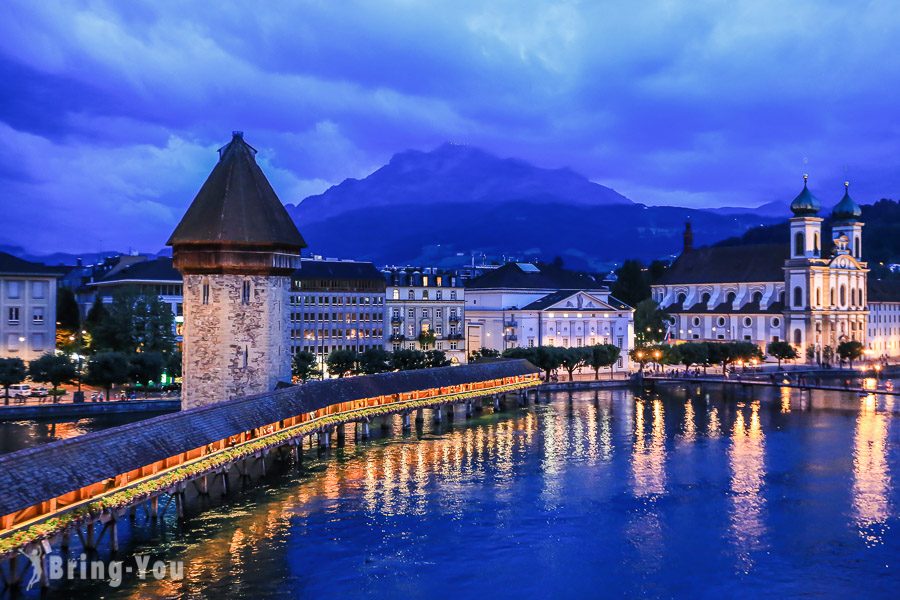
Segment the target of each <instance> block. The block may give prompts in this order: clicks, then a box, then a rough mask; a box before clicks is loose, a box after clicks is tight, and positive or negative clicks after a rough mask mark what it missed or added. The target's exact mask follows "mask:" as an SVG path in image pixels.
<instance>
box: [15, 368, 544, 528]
mask: <svg viewBox="0 0 900 600" xmlns="http://www.w3.org/2000/svg"><path fill="white" fill-rule="evenodd" d="M538 372H539V370H538V369H537V368H536V367H535V366H534V365H532V364H531V363H529V362H528V361H526V360H501V361H492V362H486V363H476V364H471V365H463V366H458V367H443V368H435V369H421V370H415V371H398V372H394V373H381V374H378V375H364V376H359V377H349V378H345V379H329V380H326V381H311V382H308V383H306V384H304V385H300V386H291V387H286V388H283V389H280V390H276V391H274V392H269V393H266V394H257V395H254V396H247V397H245V398H238V399H235V400H230V401H227V402H221V403H218V404H213V405H210V406H203V407H199V408H193V409H190V410H185V411H181V412H178V413H172V414H167V415H162V416H159V417H153V418H150V419H146V420H143V421H137V422H135V423H129V424H126V425H120V426H118V427H112V428H110V429H104V430H101V431H95V432H93V433H88V434H85V435H81V436H77V437H73V438H69V439H65V440H58V441H55V442H51V443H49V444H42V445H40V446H36V447H34V448H28V449H25V450H20V451H18V452H12V453H10V454H6V455H2V456H0V515H6V514H10V513H13V512H16V511H18V510H22V509H24V508H27V507H29V506H33V505H35V504H38V503H39V502H42V501H44V500H48V499H50V498H55V497H57V496H61V495H62V494H65V493H68V492H71V491H74V490H77V489H80V488H82V487H84V486H87V485H90V484H93V483H97V482H99V481H103V480H105V479H109V478H111V477H115V476H116V475H119V474H121V473H127V472H129V471H132V470H134V469H137V468H139V467H142V466H145V465H149V464H152V463H154V462H156V461H159V460H162V459H164V458H168V457H170V456H175V455H178V454H181V453H182V452H186V451H188V450H192V449H194V448H198V447H200V446H203V445H205V444H209V443H212V442H215V441H218V440H221V439H224V438H226V437H228V436H231V435H235V434H238V433H240V432H242V431H249V430H250V429H253V428H254V427H261V426H264V425H268V424H270V423H274V422H276V421H280V420H282V419H287V418H289V417H293V416H296V415H299V414H302V413H307V412H311V411H314V410H317V409H320V408H324V407H326V406H329V405H332V404H337V403H340V402H348V401H351V400H359V399H363V398H374V397H377V396H383V395H388V394H398V393H404V392H411V391H414V390H425V389H433V388H439V387H447V386H454V385H460V384H464V383H475V382H479V381H488V380H492V379H500V378H502V377H514V376H518V375H528V374H533V373H538Z"/></svg>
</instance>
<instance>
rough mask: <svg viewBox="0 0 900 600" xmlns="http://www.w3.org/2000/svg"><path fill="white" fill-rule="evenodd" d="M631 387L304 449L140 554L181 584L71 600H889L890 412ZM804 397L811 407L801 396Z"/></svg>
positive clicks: (840, 399) (898, 460)
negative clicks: (300, 462)
mask: <svg viewBox="0 0 900 600" xmlns="http://www.w3.org/2000/svg"><path fill="white" fill-rule="evenodd" d="M822 399H824V401H825V404H826V405H829V406H832V405H843V406H844V407H845V408H849V409H842V410H834V409H801V401H800V399H799V396H798V395H797V393H794V394H793V395H791V394H789V393H787V392H786V393H785V394H784V395H783V396H781V395H779V394H778V392H777V391H774V390H773V391H766V390H753V391H750V392H743V393H741V392H727V391H726V392H723V391H722V390H721V389H712V388H707V389H699V388H698V389H691V390H689V391H687V390H683V389H680V390H679V389H674V390H667V391H665V392H662V393H661V394H659V395H648V396H645V397H635V396H634V395H633V394H632V392H630V391H627V390H607V391H599V392H577V393H575V394H572V395H569V394H567V393H556V394H554V395H553V396H552V397H551V401H550V402H549V403H542V404H540V405H537V406H534V405H532V406H529V407H527V408H511V409H510V410H508V411H506V412H502V413H499V414H498V415H492V414H490V411H487V412H486V414H485V415H483V416H481V417H478V418H476V419H473V420H471V421H465V420H463V419H462V418H461V416H458V417H457V420H456V422H455V423H454V424H452V425H448V424H446V423H445V424H444V425H443V426H436V425H433V424H432V423H430V422H427V423H426V425H425V426H424V430H422V431H419V432H416V431H413V432H412V433H411V434H406V435H403V434H402V433H401V431H400V427H399V422H397V423H396V424H395V430H394V432H393V434H392V435H390V436H386V437H384V438H380V439H375V440H373V441H370V442H368V443H366V444H363V445H359V446H356V445H354V444H353V443H352V441H351V440H349V439H348V445H347V447H345V448H343V449H335V450H332V451H331V452H330V454H329V455H328V456H326V457H320V458H316V457H315V455H314V454H313V451H309V453H308V454H307V460H306V461H305V468H304V470H303V471H301V472H297V471H296V470H294V469H290V470H289V471H287V472H284V473H281V474H280V475H277V476H273V477H272V478H271V479H270V480H269V481H268V482H267V483H266V485H263V486H260V487H257V488H254V489H251V490H249V491H246V492H244V493H242V494H240V495H238V496H235V497H234V498H232V499H231V500H230V501H229V502H228V503H226V504H224V505H221V506H219V507H216V508H213V509H211V510H209V511H207V512H204V513H202V514H199V515H196V516H193V517H192V518H190V519H189V520H188V521H187V523H186V524H185V525H183V526H179V525H178V524H176V523H175V522H174V521H173V520H171V517H170V519H169V520H168V521H167V522H165V523H163V524H162V526H156V525H150V524H143V520H142V519H140V518H139V524H138V525H137V526H135V527H132V528H131V531H128V532H126V533H124V534H123V544H124V546H125V548H127V551H128V552H130V553H150V554H152V555H153V556H154V557H159V558H164V559H165V560H167V561H169V560H174V561H182V563H183V565H184V579H183V580H181V581H173V580H171V579H164V580H161V581H155V580H148V581H143V582H141V581H138V580H137V579H136V578H135V577H134V576H130V577H126V578H125V582H124V583H123V584H122V585H121V586H120V587H118V588H112V587H109V586H108V585H107V584H106V583H105V582H103V583H84V582H76V583H75V584H67V586H66V587H65V588H64V589H57V590H56V591H54V592H51V594H50V597H65V598H94V597H100V596H102V597H104V598H141V599H144V598H215V599H216V600H226V599H231V598H252V599H260V600H261V599H268V598H301V597H302V598H306V597H311V598H322V597H338V598H373V597H374V598H450V597H454V598H475V597H479V598H480V597H489V598H515V599H518V600H521V599H530V598H542V599H543V598H576V597H577V598H594V597H645V598H668V597H675V596H681V597H683V596H690V597H707V596H709V597H713V596H716V597H735V596H754V597H758V596H762V597H779V598H780V597H786V596H795V595H801V594H804V595H815V596H823V597H855V596H859V595H865V596H866V597H894V595H895V593H896V590H897V589H898V587H900V571H898V569H900V527H898V500H900V498H898V486H897V478H898V476H900V445H898V443H897V442H898V440H900V427H898V420H897V418H896V417H895V416H894V406H893V402H894V401H893V400H892V399H890V398H888V399H882V400H881V401H879V402H876V401H874V400H872V399H871V398H869V399H860V398H857V397H856V396H855V395H850V394H837V393H827V394H825V395H823V396H822ZM803 406H805V404H804V405H803Z"/></svg>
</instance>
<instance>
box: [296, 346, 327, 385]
mask: <svg viewBox="0 0 900 600" xmlns="http://www.w3.org/2000/svg"><path fill="white" fill-rule="evenodd" d="M291 367H292V371H293V373H294V376H295V377H296V378H297V379H299V380H300V381H309V380H310V379H318V378H319V377H321V376H322V373H321V372H320V371H319V368H318V367H317V366H316V355H315V354H313V353H312V352H309V351H308V350H301V351H300V352H297V354H295V355H294V360H293V362H292V363H291Z"/></svg>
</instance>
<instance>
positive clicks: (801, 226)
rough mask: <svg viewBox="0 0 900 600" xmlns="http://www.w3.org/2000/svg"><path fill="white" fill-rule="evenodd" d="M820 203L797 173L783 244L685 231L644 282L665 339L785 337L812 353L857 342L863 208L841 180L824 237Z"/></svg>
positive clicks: (863, 275) (864, 328)
mask: <svg viewBox="0 0 900 600" xmlns="http://www.w3.org/2000/svg"><path fill="white" fill-rule="evenodd" d="M820 210H821V204H820V203H819V200H818V199H817V198H816V197H815V196H814V195H813V194H812V192H811V191H810V190H809V186H808V182H807V178H806V177H805V176H804V182H803V189H802V190H801V192H800V193H799V194H798V195H797V197H796V198H794V200H793V202H792V203H791V211H792V213H793V216H792V217H791V218H790V233H789V238H788V239H786V240H784V242H782V243H778V244H756V245H744V246H714V247H705V248H697V249H695V248H694V247H693V238H692V234H691V232H690V230H689V229H688V230H686V233H685V245H684V250H683V252H682V253H681V255H680V256H679V257H678V258H677V259H676V260H675V262H674V263H673V264H672V266H671V267H670V268H669V269H668V271H667V272H666V273H665V274H664V275H663V277H662V279H661V280H660V281H659V282H658V283H657V284H655V285H654V286H653V289H652V293H653V298H654V300H656V302H657V303H659V305H660V306H661V307H662V308H663V310H665V311H666V312H668V313H669V314H670V315H671V325H670V329H669V334H670V337H671V339H674V340H711V341H716V340H743V341H751V342H754V343H756V344H759V345H760V346H762V347H764V346H765V345H766V344H768V343H769V342H772V341H778V340H787V341H789V342H790V343H791V344H793V345H794V346H795V347H796V348H797V349H798V350H800V352H801V356H804V355H807V353H809V354H808V355H809V356H813V357H816V358H821V356H822V352H823V350H824V348H826V347H831V348H832V349H835V348H836V347H837V346H838V344H840V343H841V342H843V341H846V340H856V341H859V342H861V343H863V344H864V345H866V344H867V342H868V329H869V315H870V307H869V304H868V303H869V298H868V286H867V278H868V273H869V270H868V266H867V264H866V262H865V261H864V260H863V236H862V230H863V223H862V221H861V220H860V217H861V215H862V210H861V209H860V207H859V205H857V204H856V202H854V201H853V199H852V198H851V197H850V193H849V184H845V186H844V195H843V197H842V198H841V199H840V201H839V202H838V203H837V204H836V205H835V206H834V208H833V209H832V213H831V215H832V218H833V226H832V239H831V240H828V242H827V243H826V242H825V241H823V238H822V221H823V219H822V218H821V217H820V216H819V211H820Z"/></svg>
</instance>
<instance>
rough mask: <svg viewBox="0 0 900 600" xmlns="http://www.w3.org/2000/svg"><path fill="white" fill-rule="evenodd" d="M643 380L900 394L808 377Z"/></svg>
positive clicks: (661, 377)
mask: <svg viewBox="0 0 900 600" xmlns="http://www.w3.org/2000/svg"><path fill="white" fill-rule="evenodd" d="M643 380H644V381H645V382H650V383H652V384H657V383H659V384H667V383H680V384H703V383H706V384H725V385H739V386H744V387H767V388H793V389H798V390H823V391H835V392H856V393H859V394H861V395H868V394H881V395H886V396H898V395H900V391H898V390H895V389H887V388H877V387H876V388H873V389H868V388H865V387H849V386H843V385H824V384H821V383H815V382H813V381H811V380H809V379H804V380H794V379H786V378H781V379H778V380H775V381H773V380H766V379H752V378H748V377H729V378H722V377H672V376H669V375H644V377H643Z"/></svg>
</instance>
